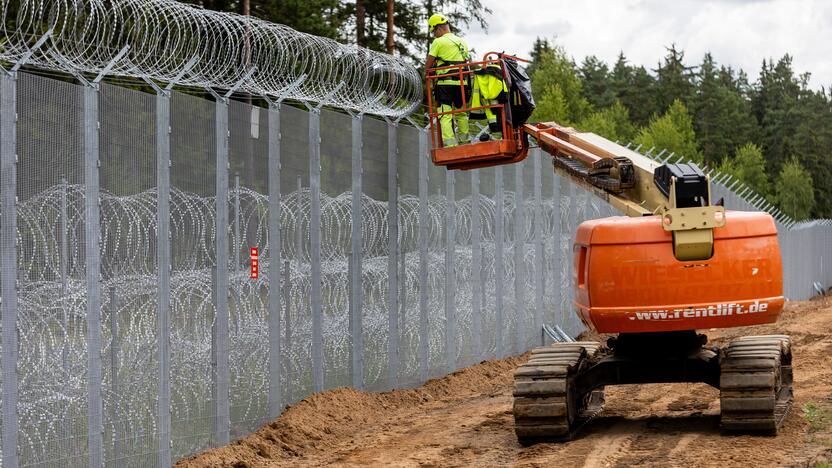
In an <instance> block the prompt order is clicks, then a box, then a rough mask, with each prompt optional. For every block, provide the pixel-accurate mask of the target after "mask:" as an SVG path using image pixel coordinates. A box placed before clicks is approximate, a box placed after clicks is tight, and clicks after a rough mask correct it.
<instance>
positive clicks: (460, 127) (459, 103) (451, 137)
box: [434, 83, 470, 147]
mask: <svg viewBox="0 0 832 468" xmlns="http://www.w3.org/2000/svg"><path fill="white" fill-rule="evenodd" d="M434 95H435V96H436V103H437V107H436V110H437V112H440V113H442V112H450V111H452V110H455V109H463V108H465V107H466V106H465V104H466V103H465V102H463V100H462V89H461V87H460V86H459V83H456V84H453V85H451V84H441V83H440V84H437V85H436V87H435V88H434ZM454 124H456V126H454ZM439 126H440V128H441V130H442V146H444V147H450V146H456V145H458V144H460V143H462V144H465V143H468V142H469V141H470V136H469V135H468V130H469V128H468V113H467V112H456V113H454V114H444V115H440V116H439Z"/></svg>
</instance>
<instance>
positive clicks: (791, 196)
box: [776, 158, 815, 220]
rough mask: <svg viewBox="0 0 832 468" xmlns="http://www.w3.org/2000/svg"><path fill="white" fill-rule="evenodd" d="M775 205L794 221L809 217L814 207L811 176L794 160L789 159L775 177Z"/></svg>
mask: <svg viewBox="0 0 832 468" xmlns="http://www.w3.org/2000/svg"><path fill="white" fill-rule="evenodd" d="M776 190H777V204H778V206H779V207H780V209H781V210H783V212H784V213H786V214H787V215H789V216H791V217H792V218H794V219H796V220H802V219H806V218H808V217H809V215H810V214H811V213H812V210H813V209H814V207H815V192H814V188H813V184H812V176H811V174H809V173H808V172H807V171H806V170H805V169H803V166H801V165H800V162H798V161H797V159H795V158H791V159H789V160H788V161H787V162H786V163H785V164H783V168H782V169H781V170H780V175H778V176H777V184H776Z"/></svg>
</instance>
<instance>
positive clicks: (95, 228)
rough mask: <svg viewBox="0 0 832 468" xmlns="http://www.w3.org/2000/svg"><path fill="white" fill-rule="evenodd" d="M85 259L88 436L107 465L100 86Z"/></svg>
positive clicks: (89, 139)
mask: <svg viewBox="0 0 832 468" xmlns="http://www.w3.org/2000/svg"><path fill="white" fill-rule="evenodd" d="M83 89H84V110H83V113H84V184H85V193H84V195H85V199H84V205H85V215H86V219H85V220H84V221H85V223H84V256H85V258H86V263H87V269H86V284H87V308H86V315H87V361H88V364H87V366H88V367H87V386H88V388H87V391H88V394H87V404H88V414H87V433H88V455H89V466H90V467H91V468H100V467H101V466H103V464H104V437H103V429H104V420H103V415H102V413H103V411H104V409H103V406H104V405H103V402H102V392H101V232H100V229H101V215H100V200H99V197H100V190H99V166H100V161H99V154H98V138H99V135H98V130H99V124H98V87H97V86H95V85H91V84H89V83H87V85H86V86H84V88H83Z"/></svg>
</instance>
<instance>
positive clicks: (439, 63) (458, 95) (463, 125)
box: [425, 14, 471, 147]
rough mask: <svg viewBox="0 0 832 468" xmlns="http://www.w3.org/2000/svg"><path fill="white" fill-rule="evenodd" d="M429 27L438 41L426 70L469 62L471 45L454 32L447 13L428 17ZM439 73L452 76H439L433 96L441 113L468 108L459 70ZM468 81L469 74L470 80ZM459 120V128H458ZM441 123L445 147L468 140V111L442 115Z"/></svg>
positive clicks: (468, 91) (430, 51)
mask: <svg viewBox="0 0 832 468" xmlns="http://www.w3.org/2000/svg"><path fill="white" fill-rule="evenodd" d="M428 27H429V28H430V32H431V33H432V34H433V37H434V40H433V42H432V43H431V45H430V50H429V51H428V57H427V60H425V73H427V70H429V69H431V68H441V67H447V66H451V65H461V64H464V63H468V61H469V55H470V54H469V51H468V44H466V43H465V40H463V39H462V38H461V37H459V36H457V35H455V34H454V33H452V32H451V26H450V24H449V23H448V18H446V17H445V16H444V15H438V14H437V15H433V16H431V17H430V18H429V19H428ZM435 73H436V75H437V76H440V77H441V76H442V75H448V78H446V79H442V78H438V79H436V80H435V81H433V82H434V87H433V95H434V99H435V101H436V109H437V112H440V113H442V112H451V111H452V110H460V109H464V108H465V107H466V104H467V103H466V102H464V100H463V93H462V86H460V79H459V70H457V69H453V68H451V69H447V70H440V71H437V72H435ZM465 81H467V77H466V80H465ZM470 94H471V93H470V88H469V89H466V92H465V99H466V100H467V99H470ZM454 123H456V129H454ZM439 126H440V128H441V130H442V146H444V147H451V146H456V145H457V144H465V143H468V142H469V140H470V137H469V135H468V113H467V112H455V113H453V114H445V115H440V116H439Z"/></svg>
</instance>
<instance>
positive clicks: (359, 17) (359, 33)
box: [355, 0, 367, 47]
mask: <svg viewBox="0 0 832 468" xmlns="http://www.w3.org/2000/svg"><path fill="white" fill-rule="evenodd" d="M366 16H367V11H366V10H365V8H364V0H355V42H356V43H357V44H358V45H360V46H362V47H363V46H365V45H366V44H365V40H364V18H365V17H366Z"/></svg>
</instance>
